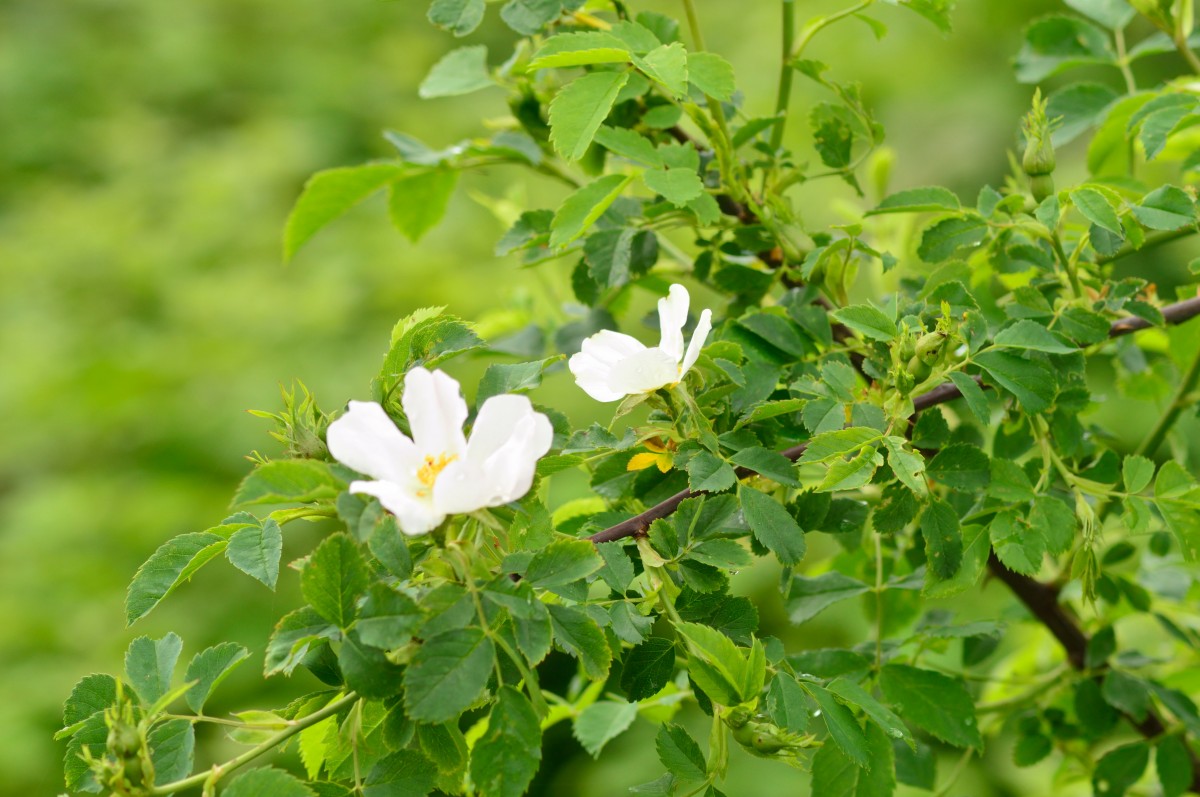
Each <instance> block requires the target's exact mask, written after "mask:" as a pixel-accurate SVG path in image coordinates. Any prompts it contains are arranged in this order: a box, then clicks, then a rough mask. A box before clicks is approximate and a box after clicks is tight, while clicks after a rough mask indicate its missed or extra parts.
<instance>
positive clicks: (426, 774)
mask: <svg viewBox="0 0 1200 797" xmlns="http://www.w3.org/2000/svg"><path fill="white" fill-rule="evenodd" d="M437 778H438V769H437V765H435V764H434V763H433V762H432V761H430V760H429V759H428V758H426V757H425V756H424V755H422V754H421V753H419V752H418V751H416V750H411V749H409V750H397V751H396V752H394V753H392V754H390V755H388V756H385V757H384V758H382V759H380V760H379V763H377V764H375V766H374V767H372V769H371V772H370V773H369V774H368V775H367V780H366V784H365V786H364V788H363V792H362V793H363V797H425V795H426V794H429V792H431V791H433V786H434V784H435V783H437ZM247 797H249V795H247Z"/></svg>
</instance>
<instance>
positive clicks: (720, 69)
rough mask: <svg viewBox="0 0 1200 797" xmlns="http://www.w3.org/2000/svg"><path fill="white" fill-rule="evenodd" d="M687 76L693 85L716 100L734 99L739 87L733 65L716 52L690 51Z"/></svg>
mask: <svg viewBox="0 0 1200 797" xmlns="http://www.w3.org/2000/svg"><path fill="white" fill-rule="evenodd" d="M687 76H688V80H690V81H691V82H692V85H693V86H695V87H696V88H698V89H700V91H702V92H704V93H705V94H706V95H708V96H709V97H712V98H713V99H715V100H721V101H722V102H727V101H728V100H731V99H733V92H734V91H735V89H736V88H737V82H736V80H735V78H734V74H733V67H732V66H730V64H729V62H728V61H726V60H725V59H724V58H722V57H721V56H719V55H717V54H715V53H688V57H687Z"/></svg>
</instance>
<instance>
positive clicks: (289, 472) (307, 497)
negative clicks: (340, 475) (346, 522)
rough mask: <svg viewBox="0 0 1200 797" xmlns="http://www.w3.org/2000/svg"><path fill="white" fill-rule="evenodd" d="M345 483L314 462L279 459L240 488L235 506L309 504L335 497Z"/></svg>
mask: <svg viewBox="0 0 1200 797" xmlns="http://www.w3.org/2000/svg"><path fill="white" fill-rule="evenodd" d="M342 488H343V484H342V483H341V482H340V481H339V480H338V479H337V477H336V476H334V475H333V473H332V472H331V471H330V470H329V465H328V464H327V463H324V462H319V461H317V460H315V459H277V460H273V461H271V462H266V463H264V464H262V465H259V466H258V467H257V468H255V469H254V470H253V471H251V472H250V474H249V475H248V476H246V478H245V479H243V480H242V483H241V484H240V485H238V489H237V493H236V494H235V495H234V497H233V503H234V504H235V505H248V504H291V503H297V504H302V503H307V502H309V501H317V500H320V499H322V498H334V497H336V496H337V494H338V493H339V492H340V491H341V490H342Z"/></svg>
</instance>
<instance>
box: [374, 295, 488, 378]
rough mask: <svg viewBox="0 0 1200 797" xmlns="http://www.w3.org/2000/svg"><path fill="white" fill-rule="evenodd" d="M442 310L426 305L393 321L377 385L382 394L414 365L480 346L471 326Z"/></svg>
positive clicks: (434, 361) (425, 363)
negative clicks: (390, 337) (389, 340)
mask: <svg viewBox="0 0 1200 797" xmlns="http://www.w3.org/2000/svg"><path fill="white" fill-rule="evenodd" d="M444 309H445V308H442V307H426V308H424V309H421V310H418V311H416V312H415V313H413V314H412V315H409V316H406V317H404V318H402V319H400V320H399V321H397V322H396V326H395V327H393V328H392V340H391V344H390V345H389V348H388V353H387V355H386V356H385V357H384V359H383V367H382V368H381V369H380V372H379V382H378V384H377V385H376V387H377V388H378V389H380V392H381V394H386V393H387V392H388V390H389V389H390V388H391V387H392V386H393V385H394V384H395V383H396V381H397V380H399V379H402V378H403V376H404V374H406V373H408V372H409V370H411V369H412V368H413V366H417V365H424V366H426V367H428V368H432V367H434V366H435V365H437V364H438V363H440V362H442V361H444V360H447V359H449V358H450V357H453V356H455V355H457V354H461V353H463V352H466V351H471V350H472V349H478V348H481V347H482V346H483V341H481V340H480V339H479V337H478V336H477V335H476V334H475V333H474V332H473V331H471V327H470V326H468V325H467V324H466V323H464V322H463V321H462V320H461V319H459V318H456V317H454V316H452V315H444V314H443V313H442V311H443V310H444ZM381 398H382V395H381Z"/></svg>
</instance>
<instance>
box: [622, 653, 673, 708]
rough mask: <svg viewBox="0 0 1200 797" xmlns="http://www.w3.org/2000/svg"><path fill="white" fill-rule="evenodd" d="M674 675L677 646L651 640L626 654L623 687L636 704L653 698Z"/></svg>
mask: <svg viewBox="0 0 1200 797" xmlns="http://www.w3.org/2000/svg"><path fill="white" fill-rule="evenodd" d="M674 675H675V645H674V643H672V642H671V641H670V640H667V639H663V638H662V637H650V638H649V639H647V640H646V641H645V642H643V643H641V644H640V645H636V646H634V648H633V649H632V650H630V651H629V652H628V653H627V654H625V665H624V668H623V669H622V671H621V688H622V689H623V690H625V695H626V696H627V697H628V698H629V699H630V700H631V701H633V702H637V701H639V700H645V699H646V698H648V697H652V696H654V695H656V694H658V692H659V691H660V690H662V688H663V687H664V686H666V685H667V684H668V683H670V681H671V678H672V677H673V676H674Z"/></svg>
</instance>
